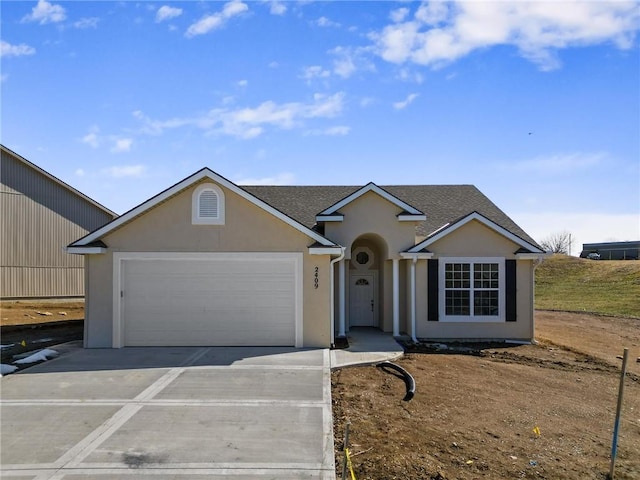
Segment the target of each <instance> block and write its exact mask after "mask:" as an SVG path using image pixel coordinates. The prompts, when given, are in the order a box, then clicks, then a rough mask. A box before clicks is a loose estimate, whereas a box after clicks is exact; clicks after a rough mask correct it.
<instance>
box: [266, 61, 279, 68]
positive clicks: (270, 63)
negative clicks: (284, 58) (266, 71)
mask: <svg viewBox="0 0 640 480" xmlns="http://www.w3.org/2000/svg"><path fill="white" fill-rule="evenodd" d="M279 66H280V64H279V63H278V62H275V61H274V62H269V65H268V67H269V68H278V67H279Z"/></svg>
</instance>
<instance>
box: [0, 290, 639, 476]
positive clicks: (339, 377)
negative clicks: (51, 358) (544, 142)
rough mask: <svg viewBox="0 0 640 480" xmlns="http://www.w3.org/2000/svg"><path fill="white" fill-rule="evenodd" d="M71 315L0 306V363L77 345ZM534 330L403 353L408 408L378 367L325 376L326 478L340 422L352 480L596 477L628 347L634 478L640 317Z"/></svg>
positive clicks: (624, 463) (73, 310) (561, 321)
mask: <svg viewBox="0 0 640 480" xmlns="http://www.w3.org/2000/svg"><path fill="white" fill-rule="evenodd" d="M38 312H40V313H38ZM46 312H49V313H51V314H52V315H43V313H46ZM60 312H65V313H66V315H63V314H62V313H60ZM83 317H84V305H83V303H82V302H76V301H67V302H57V301H56V302H51V301H40V302H33V301H20V302H2V303H0V318H1V324H0V330H1V335H2V342H1V343H2V344H3V345H7V344H11V343H13V344H14V346H13V347H11V348H8V349H7V348H3V349H2V357H3V362H4V363H7V361H10V360H11V357H12V356H13V355H15V354H19V353H21V352H23V351H28V350H35V349H38V348H43V347H46V346H48V345H55V344H57V343H62V342H65V341H70V340H78V339H81V338H82V323H83V321H82V319H83ZM536 321H537V326H536V336H537V339H538V340H539V344H538V345H522V346H504V345H501V346H495V345H494V346H487V345H485V346H478V349H477V350H476V351H474V352H466V353H456V352H455V351H453V352H451V351H449V352H448V353H409V354H407V355H406V356H405V357H404V358H403V359H401V360H399V361H398V362H397V363H399V364H400V365H402V366H404V367H405V368H406V369H407V370H408V371H409V372H410V373H411V374H412V375H413V376H414V378H415V380H416V384H417V393H416V396H415V398H414V399H413V400H411V401H409V402H403V401H402V398H403V397H404V393H405V391H404V384H403V382H402V381H401V380H399V379H398V378H396V377H395V376H392V375H389V374H387V373H384V372H382V371H381V370H380V369H378V368H375V367H356V368H346V369H342V370H338V371H335V372H333V374H332V383H333V385H332V391H333V413H334V432H335V449H336V459H337V467H336V471H337V472H338V474H339V475H340V474H341V472H342V441H343V438H344V429H345V424H346V422H350V423H351V427H350V428H351V441H350V446H351V451H352V453H353V454H354V456H353V465H354V468H355V472H356V475H357V478H358V480H362V479H407V480H411V479H440V480H442V479H461V480H467V479H479V478H487V479H506V478H530V479H533V478H535V479H567V480H578V479H580V480H582V479H604V478H606V474H607V472H608V470H609V461H610V457H609V454H610V449H611V434H612V428H613V422H614V415H615V407H616V398H617V391H618V383H619V374H620V365H621V360H620V359H619V358H618V357H619V356H620V355H622V351H623V348H624V347H628V348H629V349H630V358H629V365H628V374H627V378H626V383H625V385H626V391H625V402H624V409H623V414H622V422H621V429H620V439H619V450H618V460H617V468H616V478H619V479H640V363H638V362H636V359H637V358H638V357H640V320H638V319H629V318H613V317H603V316H596V315H587V314H575V313H561V312H542V311H539V312H537V314H536ZM22 341H24V342H25V346H22V345H21V342H22ZM534 427H538V428H539V431H540V435H537V434H536V433H534V432H533V429H534ZM338 478H340V477H338Z"/></svg>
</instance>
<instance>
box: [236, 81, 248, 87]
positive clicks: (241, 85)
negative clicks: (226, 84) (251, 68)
mask: <svg viewBox="0 0 640 480" xmlns="http://www.w3.org/2000/svg"><path fill="white" fill-rule="evenodd" d="M236 85H237V86H239V87H246V86H247V85H249V81H248V80H238V82H237V83H236Z"/></svg>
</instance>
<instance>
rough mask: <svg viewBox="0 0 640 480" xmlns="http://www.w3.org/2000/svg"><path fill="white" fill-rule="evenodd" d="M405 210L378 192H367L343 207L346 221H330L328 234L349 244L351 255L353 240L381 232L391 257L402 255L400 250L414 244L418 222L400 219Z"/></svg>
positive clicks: (386, 253) (338, 241) (326, 227)
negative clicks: (400, 214) (401, 220)
mask: <svg viewBox="0 0 640 480" xmlns="http://www.w3.org/2000/svg"><path fill="white" fill-rule="evenodd" d="M401 212H402V209H401V208H399V207H397V206H395V205H394V204H392V203H391V202H389V201H388V200H386V199H384V198H382V197H381V196H380V195H378V194H377V193H375V192H371V191H370V192H367V193H365V194H364V195H362V196H360V197H358V198H357V199H355V200H354V201H352V202H351V203H349V204H348V205H345V206H344V207H343V208H342V209H340V213H342V214H343V215H344V220H343V221H342V222H327V223H326V224H325V235H326V236H327V238H330V239H331V240H333V241H334V242H337V243H339V244H340V245H342V246H344V247H346V252H347V258H350V257H351V247H352V244H353V242H354V241H355V240H356V239H357V238H358V237H360V236H361V235H366V234H377V235H378V236H380V237H382V238H383V239H384V241H385V243H386V250H387V251H386V252H382V254H383V255H387V258H400V255H399V252H402V251H404V250H406V249H407V248H410V247H412V246H413V245H414V242H415V235H416V233H415V227H416V224H415V222H400V221H398V218H397V215H398V214H399V213H401Z"/></svg>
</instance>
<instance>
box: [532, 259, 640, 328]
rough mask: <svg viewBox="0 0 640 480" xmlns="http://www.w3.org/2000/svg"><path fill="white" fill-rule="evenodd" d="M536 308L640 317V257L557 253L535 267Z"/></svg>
mask: <svg viewBox="0 0 640 480" xmlns="http://www.w3.org/2000/svg"><path fill="white" fill-rule="evenodd" d="M536 308H537V309H542V310H565V311H572V312H595V313H602V314H607V315H616V316H625V317H629V316H630V317H639V318H640V260H606V261H605V260H586V259H583V258H576V257H570V256H567V255H554V256H553V257H551V258H548V259H547V260H545V261H544V262H543V263H542V265H540V266H539V267H538V268H537V270H536Z"/></svg>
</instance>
